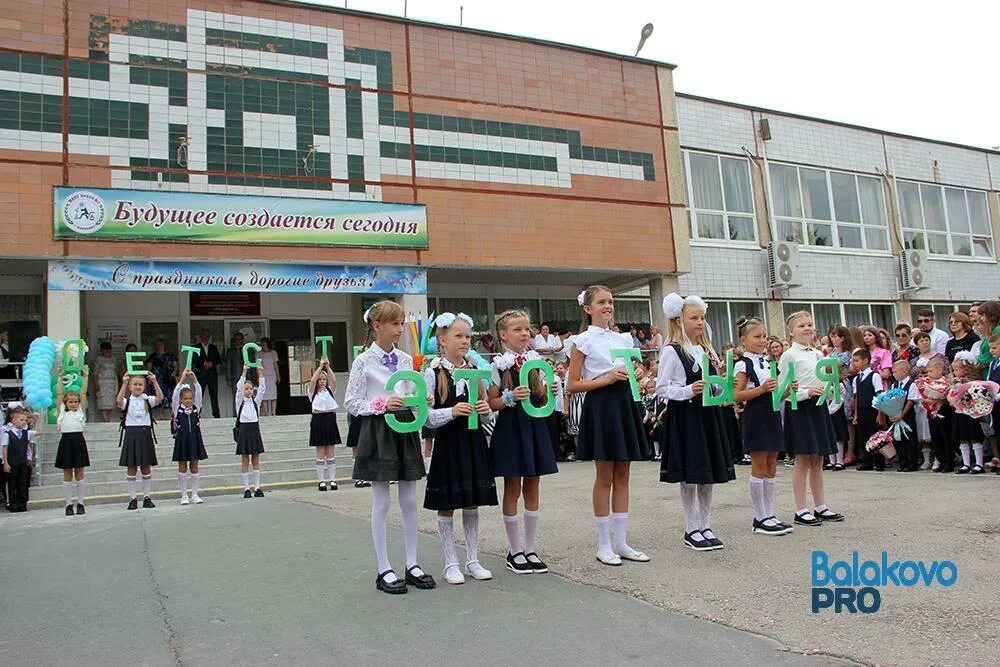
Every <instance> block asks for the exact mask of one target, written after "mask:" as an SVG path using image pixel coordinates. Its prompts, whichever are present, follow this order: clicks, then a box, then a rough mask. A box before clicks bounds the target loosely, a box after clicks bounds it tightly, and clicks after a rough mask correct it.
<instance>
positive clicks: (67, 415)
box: [56, 366, 90, 516]
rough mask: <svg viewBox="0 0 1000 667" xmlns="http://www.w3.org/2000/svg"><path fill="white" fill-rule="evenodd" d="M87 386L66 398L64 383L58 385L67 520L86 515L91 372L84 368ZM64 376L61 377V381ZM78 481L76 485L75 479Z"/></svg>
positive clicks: (58, 462) (60, 456)
mask: <svg viewBox="0 0 1000 667" xmlns="http://www.w3.org/2000/svg"><path fill="white" fill-rule="evenodd" d="M82 373H83V384H82V386H81V387H80V391H79V392H75V391H68V392H66V394H65V395H63V390H62V382H56V401H57V402H58V403H59V416H58V417H57V419H56V424H58V425H59V433H60V434H61V435H60V436H59V449H58V450H56V467H57V468H59V469H61V470H62V471H63V496H64V497H65V500H66V516H73V515H74V514H86V512H87V508H86V506H85V505H84V502H83V496H84V481H83V469H84V468H87V467H89V466H90V454H89V453H88V452H87V440H86V438H84V437H83V429H84V426H85V425H86V423H87V380H88V379H89V378H90V373H89V370H88V369H87V367H86V366H84V367H83V371H82ZM61 377H62V374H61V373H60V378H61ZM74 476H75V477H76V482H75V483H74V481H73V477H74ZM74 486H75V487H76V511H75V512H74V511H73V487H74Z"/></svg>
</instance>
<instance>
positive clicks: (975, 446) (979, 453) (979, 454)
mask: <svg viewBox="0 0 1000 667" xmlns="http://www.w3.org/2000/svg"><path fill="white" fill-rule="evenodd" d="M972 451H973V453H975V455H976V465H977V466H979V467H980V468H982V467H983V463H984V461H983V443H981V442H974V443H972Z"/></svg>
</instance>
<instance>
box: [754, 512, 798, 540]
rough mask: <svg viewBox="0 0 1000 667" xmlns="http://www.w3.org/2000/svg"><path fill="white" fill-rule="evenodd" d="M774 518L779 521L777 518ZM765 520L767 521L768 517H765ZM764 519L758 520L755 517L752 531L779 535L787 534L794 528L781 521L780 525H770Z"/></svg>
mask: <svg viewBox="0 0 1000 667" xmlns="http://www.w3.org/2000/svg"><path fill="white" fill-rule="evenodd" d="M768 519H774V517H768ZM774 520H775V521H777V519H774ZM764 521H767V519H764ZM764 521H758V520H757V519H754V520H753V530H752V531H751V532H754V533H760V534H761V535H774V536H778V535H787V534H788V533H790V532H792V530H794V529H793V528H792V527H791V526H789V525H788V524H787V523H781V522H780V521H779V522H778V525H775V526H769V525H767V524H766V523H764Z"/></svg>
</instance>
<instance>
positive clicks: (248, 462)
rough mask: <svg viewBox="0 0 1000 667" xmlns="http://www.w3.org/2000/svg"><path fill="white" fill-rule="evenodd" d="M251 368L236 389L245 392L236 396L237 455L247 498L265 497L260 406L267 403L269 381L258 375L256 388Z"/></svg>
mask: <svg viewBox="0 0 1000 667" xmlns="http://www.w3.org/2000/svg"><path fill="white" fill-rule="evenodd" d="M249 370H250V367H249V366H247V365H246V364H243V375H242V376H240V381H239V382H238V383H237V385H236V386H237V387H242V388H243V391H241V392H238V393H237V394H236V399H235V401H236V453H237V454H238V455H239V456H240V459H241V460H240V464H241V466H240V473H241V477H242V479H243V497H244V498H250V497H254V498H263V497H264V492H263V491H262V490H261V488H260V455H261V454H263V453H264V441H263V440H262V439H261V437H260V404H261V401H263V400H264V392H265V390H266V389H267V380H266V379H264V374H263V373H259V374H258V377H259V378H260V384H259V385H258V386H257V387H256V389H255V388H254V386H253V382H250V381H249V380H247V371H249ZM251 468H253V488H254V491H253V493H251V492H250V469H251Z"/></svg>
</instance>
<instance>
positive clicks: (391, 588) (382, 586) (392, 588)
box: [375, 570, 406, 595]
mask: <svg viewBox="0 0 1000 667" xmlns="http://www.w3.org/2000/svg"><path fill="white" fill-rule="evenodd" d="M390 572H392V570H386V571H385V572H383V573H382V574H380V575H378V576H377V577H375V588H377V589H378V590H380V591H382V592H383V593H389V594H390V595H401V594H403V593H405V592H406V582H405V581H403V580H402V579H399V578H397V579H396V581H394V582H392V583H391V584H390V583H389V582H387V581H386V580H385V575H387V574H389V573H390ZM393 574H395V572H393Z"/></svg>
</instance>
